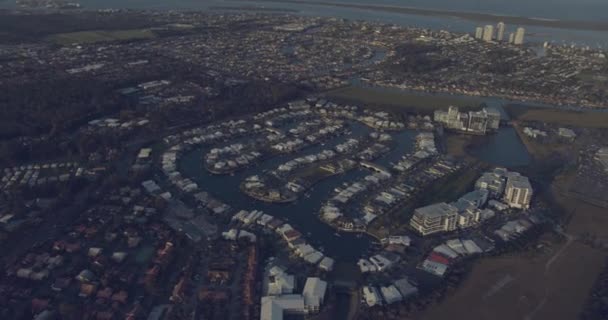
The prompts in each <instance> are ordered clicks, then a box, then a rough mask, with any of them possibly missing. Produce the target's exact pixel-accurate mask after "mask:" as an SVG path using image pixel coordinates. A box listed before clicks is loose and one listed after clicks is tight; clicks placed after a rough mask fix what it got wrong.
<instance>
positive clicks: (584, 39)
mask: <svg viewBox="0 0 608 320" xmlns="http://www.w3.org/2000/svg"><path fill="white" fill-rule="evenodd" d="M77 1H79V2H80V3H81V4H82V5H83V6H84V7H85V8H88V9H104V8H133V9H150V10H173V9H174V10H208V9H209V8H211V7H213V6H223V7H230V6H232V7H239V6H251V5H256V6H264V7H268V8H285V9H293V10H297V11H298V12H299V14H301V15H306V16H322V17H339V18H345V19H356V20H366V21H375V22H385V23H394V24H398V25H403V26H416V27H423V28H432V29H444V30H449V31H455V32H468V33H472V32H474V29H475V27H476V26H477V25H480V24H482V23H480V22H475V21H469V20H466V19H457V18H449V17H433V16H421V15H408V14H401V13H393V12H382V11H370V10H361V9H353V8H340V7H327V6H318V5H314V4H296V3H278V2H264V1H263V0H240V1H232V0H228V1H225V0H77ZM303 1H309V2H319V1H328V2H342V3H349V4H370V5H386V6H403V7H414V8H426V9H438V10H451V11H463V12H480V13H488V14H496V15H513V16H525V17H533V18H542V19H560V20H584V21H608V0H509V1H504V0H375V1H372V0H303ZM2 7H14V0H0V8H2ZM496 22H498V21H496ZM483 24H485V23H483ZM516 27H518V26H514V25H507V32H511V31H514V30H515V28H516ZM524 27H526V30H527V40H528V41H532V42H538V43H542V42H545V41H549V42H553V43H566V44H575V45H579V46H591V47H603V48H608V32H605V31H591V30H571V29H557V28H545V27H537V26H525V25H524Z"/></svg>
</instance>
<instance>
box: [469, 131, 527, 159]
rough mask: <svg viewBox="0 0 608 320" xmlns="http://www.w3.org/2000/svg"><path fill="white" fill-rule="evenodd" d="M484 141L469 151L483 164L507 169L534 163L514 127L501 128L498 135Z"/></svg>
mask: <svg viewBox="0 0 608 320" xmlns="http://www.w3.org/2000/svg"><path fill="white" fill-rule="evenodd" d="M483 139H484V140H485V141H484V142H482V143H481V144H480V145H478V146H477V147H475V148H474V149H472V150H470V151H469V152H470V153H471V155H472V156H474V157H476V158H477V159H479V160H481V161H483V162H486V163H489V164H492V165H495V166H500V167H507V168H517V167H524V166H528V165H530V163H531V162H532V157H531V156H530V154H529V153H528V150H527V149H526V146H525V145H524V144H523V143H522V141H521V140H520V138H519V135H518V134H517V132H515V128H513V127H510V126H509V127H501V128H500V129H499V130H498V132H497V133H496V134H492V135H488V136H486V137H483Z"/></svg>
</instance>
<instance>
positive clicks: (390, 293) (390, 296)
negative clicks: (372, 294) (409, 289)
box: [380, 285, 403, 304]
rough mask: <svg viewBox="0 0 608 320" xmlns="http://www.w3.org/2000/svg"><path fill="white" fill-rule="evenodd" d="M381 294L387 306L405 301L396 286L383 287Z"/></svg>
mask: <svg viewBox="0 0 608 320" xmlns="http://www.w3.org/2000/svg"><path fill="white" fill-rule="evenodd" d="M380 292H382V297H383V298H384V301H385V302H386V304H393V303H395V302H399V301H401V300H403V296H401V293H400V292H399V290H398V289H397V287H395V286H394V285H390V286H387V287H382V288H380Z"/></svg>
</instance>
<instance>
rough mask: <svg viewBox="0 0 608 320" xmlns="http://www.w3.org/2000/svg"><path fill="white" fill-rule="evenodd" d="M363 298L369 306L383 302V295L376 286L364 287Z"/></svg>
mask: <svg viewBox="0 0 608 320" xmlns="http://www.w3.org/2000/svg"><path fill="white" fill-rule="evenodd" d="M363 298H364V299H365V303H366V304H367V306H368V307H373V306H375V305H381V304H382V297H380V293H379V292H378V289H376V287H371V286H365V287H363Z"/></svg>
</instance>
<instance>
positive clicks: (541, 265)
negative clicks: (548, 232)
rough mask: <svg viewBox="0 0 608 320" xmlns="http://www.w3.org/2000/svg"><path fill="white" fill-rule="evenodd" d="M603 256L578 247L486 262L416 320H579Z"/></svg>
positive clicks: (562, 246) (560, 246) (556, 247)
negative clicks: (453, 319) (452, 292)
mask: <svg viewBox="0 0 608 320" xmlns="http://www.w3.org/2000/svg"><path fill="white" fill-rule="evenodd" d="M562 249H563V250H562ZM605 256H606V254H605V253H604V252H602V251H600V250H597V249H592V248H590V247H587V246H585V245H582V244H580V243H577V242H574V243H571V244H569V245H567V244H555V245H552V246H551V247H549V248H548V249H547V250H545V251H544V252H534V254H533V255H530V254H528V253H522V254H520V255H516V256H504V257H497V258H486V259H483V260H481V261H480V262H479V263H477V265H476V266H475V267H474V268H473V271H472V272H471V275H470V276H469V277H468V278H467V279H466V280H465V282H464V283H463V284H462V286H461V287H460V288H459V289H458V290H457V291H456V293H455V294H454V295H452V296H450V297H448V298H447V299H446V300H444V301H443V302H442V303H440V304H439V305H437V306H435V307H432V308H429V309H428V310H427V311H426V312H424V313H423V314H421V315H420V316H419V317H417V319H425V320H439V319H450V318H452V317H453V316H454V315H458V318H459V319H460V318H462V319H478V320H486V319H487V320H502V319H504V320H512V319H527V320H541V319H553V320H562V319H563V320H571V319H577V318H578V315H579V313H580V311H581V308H582V306H583V304H584V302H585V300H586V298H587V295H588V293H589V291H590V289H591V287H592V285H593V283H594V281H595V279H596V277H597V276H598V275H599V273H600V272H601V270H602V267H603V264H604V259H605Z"/></svg>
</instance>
